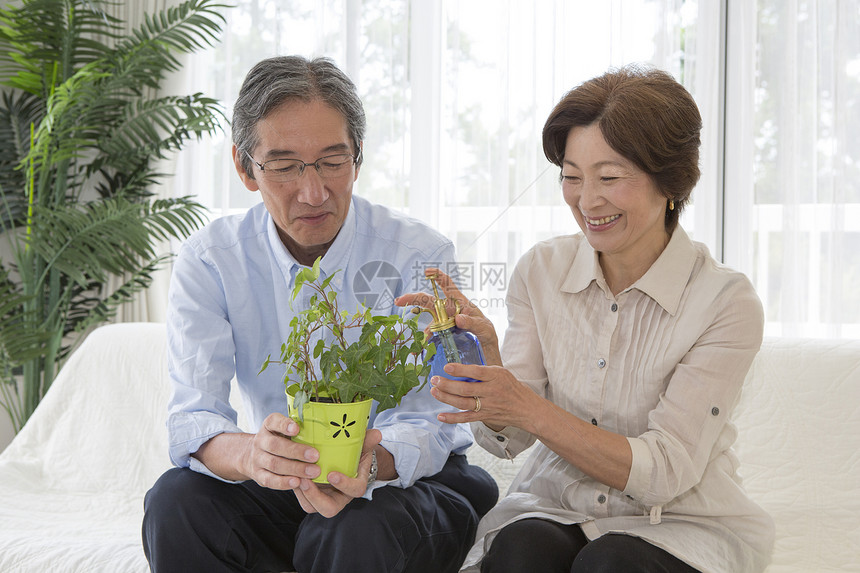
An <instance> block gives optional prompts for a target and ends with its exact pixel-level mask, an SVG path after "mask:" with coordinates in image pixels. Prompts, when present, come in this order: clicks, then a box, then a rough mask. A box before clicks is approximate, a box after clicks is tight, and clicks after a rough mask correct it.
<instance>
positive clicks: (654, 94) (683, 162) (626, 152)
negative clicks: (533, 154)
mask: <svg viewBox="0 0 860 573" xmlns="http://www.w3.org/2000/svg"><path fill="white" fill-rule="evenodd" d="M593 123H597V125H598V126H599V127H600V131H601V133H602V134H603V138H604V139H605V140H606V143H607V144H609V146H610V147H611V148H612V149H614V150H615V151H617V152H618V153H619V154H621V155H622V156H623V157H625V158H626V159H628V160H630V161H632V162H633V163H634V164H635V165H636V166H637V167H638V168H639V169H641V170H642V171H644V172H645V173H647V174H648V175H649V176H650V177H651V179H652V180H653V181H654V183H655V185H656V186H657V188H658V189H659V190H660V192H661V193H663V195H665V196H666V198H667V199H671V200H672V201H674V203H675V209H674V210H672V211H670V210H669V209H668V207H667V209H666V221H665V222H666V230H667V231H669V232H670V233H671V232H672V231H673V230H674V229H675V227H676V226H677V224H678V219H679V217H680V214H681V211H682V210H683V208H684V206H685V205H686V203H687V202H688V200H689V198H690V193H692V191H693V187H695V185H696V182H697V181H698V180H699V175H700V172H699V145H700V143H701V139H700V132H701V130H702V117H701V115H700V114H699V108H698V107H697V106H696V102H695V100H693V97H692V96H691V95H690V93H689V92H688V91H687V90H686V89H684V86H682V85H681V84H679V83H678V82H677V81H675V79H674V78H673V77H672V76H671V75H670V74H668V73H666V72H664V71H662V70H658V69H654V68H650V67H646V66H641V65H631V66H625V67H622V68H619V69H614V70H610V71H608V72H607V73H605V74H603V75H602V76H599V77H596V78H592V79H590V80H588V81H586V82H584V83H582V84H580V85H579V86H577V87H575V88H573V89H572V90H570V91H569V92H567V93H566V94H565V95H564V97H563V98H561V101H559V102H558V104H557V105H556V106H555V108H554V109H553V110H552V113H550V114H549V117H548V118H547V120H546V123H545V124H544V128H543V151H544V154H545V155H546V157H547V159H549V160H550V161H551V162H552V163H554V164H555V165H558V166H559V167H561V165H562V161H563V160H564V147H565V144H566V142H567V136H568V134H569V133H570V130H571V129H573V128H574V127H585V126H589V125H591V124H593Z"/></svg>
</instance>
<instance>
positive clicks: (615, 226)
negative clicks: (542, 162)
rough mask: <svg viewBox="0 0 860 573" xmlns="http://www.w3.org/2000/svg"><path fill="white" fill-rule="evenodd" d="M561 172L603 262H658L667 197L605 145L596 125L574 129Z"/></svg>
mask: <svg viewBox="0 0 860 573" xmlns="http://www.w3.org/2000/svg"><path fill="white" fill-rule="evenodd" d="M561 175H562V191H563V193H564V200H565V202H566V203H567V204H568V205H569V206H570V209H571V211H572V212H573V216H574V217H575V218H576V222H577V223H578V224H579V226H580V228H581V229H582V232H583V233H584V234H585V237H586V238H587V239H588V242H589V244H590V245H591V246H592V247H593V248H594V250H595V251H598V252H599V253H600V254H601V264H604V265H605V264H607V263H608V264H613V265H614V264H618V265H622V266H625V265H633V266H636V267H639V266H641V265H643V264H644V263H646V261H647V266H650V265H651V264H652V263H653V262H654V261H655V260H657V257H658V256H660V253H661V252H663V249H664V248H665V247H666V244H667V243H668V241H669V233H668V232H667V231H666V226H665V216H666V204H667V199H666V197H665V196H663V194H661V193H660V192H659V190H658V189H657V187H656V185H655V184H654V182H653V181H652V179H651V177H650V176H649V175H648V174H647V173H645V172H644V171H642V170H641V169H639V168H638V167H636V166H635V165H634V164H633V163H632V162H631V161H629V160H628V159H626V158H624V157H623V156H622V155H621V154H619V153H618V152H616V151H615V150H614V149H612V148H611V147H610V146H609V144H608V143H606V140H605V139H604V138H603V134H602V133H601V131H600V127H599V126H598V125H597V124H596V123H593V124H591V125H589V126H586V127H574V128H573V129H571V130H570V132H569V133H568V136H567V142H566V144H565V148H564V162H563V164H562V169H561ZM646 268H647V267H646Z"/></svg>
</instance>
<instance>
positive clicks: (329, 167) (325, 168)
mask: <svg viewBox="0 0 860 573" xmlns="http://www.w3.org/2000/svg"><path fill="white" fill-rule="evenodd" d="M245 155H247V156H248V159H250V160H251V161H252V162H253V163H254V165H256V166H257V167H259V168H260V171H262V173H263V179H265V180H266V181H270V182H272V183H289V182H290V181H295V180H296V179H298V178H299V177H301V176H302V175H303V174H304V172H305V168H306V167H311V166H312V167H313V168H314V169H316V170H317V173H319V176H320V177H322V178H323V179H334V178H336V177H343V176H344V175H347V174H348V173H350V172H351V171H352V166H353V165H355V164H357V163H358V158H359V157H361V153H360V152H359V155H358V156H356V157H353V156H352V155H350V154H349V153H335V154H334V155H326V156H325V157H320V158H319V159H317V160H316V161H314V162H313V163H305V162H304V161H302V160H300V159H271V160H269V161H266V162H265V163H260V162H258V161H256V160H255V159H254V158H253V157H251V154H250V153H248V152H247V151H245Z"/></svg>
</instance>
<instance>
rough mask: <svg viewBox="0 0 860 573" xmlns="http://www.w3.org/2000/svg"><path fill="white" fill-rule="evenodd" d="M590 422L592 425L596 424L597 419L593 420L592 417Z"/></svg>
mask: <svg viewBox="0 0 860 573" xmlns="http://www.w3.org/2000/svg"><path fill="white" fill-rule="evenodd" d="M591 423H592V424H593V425H595V426H596V425H597V420H595V419H594V418H592V419H591Z"/></svg>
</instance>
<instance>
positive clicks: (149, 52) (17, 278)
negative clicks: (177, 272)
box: [0, 0, 224, 431]
mask: <svg viewBox="0 0 860 573" xmlns="http://www.w3.org/2000/svg"><path fill="white" fill-rule="evenodd" d="M109 7H110V6H109V3H108V2H104V1H99V0H24V1H23V2H21V3H20V5H18V6H7V7H5V8H2V9H0V84H2V85H3V86H4V87H3V88H2V90H3V91H2V94H0V201H2V202H1V203H0V234H2V237H3V238H4V239H5V240H4V241H3V243H0V391H2V393H0V403H2V406H3V407H4V408H5V409H6V411H7V412H8V414H9V416H10V417H11V418H12V422H13V425H14V427H15V429H16V431H17V430H18V429H20V428H21V427H22V426H23V424H24V422H26V420H27V419H28V418H29V416H30V414H31V413H32V412H33V410H34V409H35V408H36V406H37V405H38V403H39V401H40V400H41V398H42V397H43V396H44V395H45V392H47V390H48V388H49V387H50V385H51V382H52V381H53V379H54V377H55V376H56V373H57V371H58V369H59V367H60V366H61V365H62V362H63V360H64V358H65V357H66V356H67V355H68V353H69V352H70V350H71V349H72V348H73V346H74V344H75V342H76V341H78V340H79V339H80V336H81V335H82V334H84V333H85V332H86V331H87V330H88V329H91V328H92V327H94V326H96V325H98V324H101V323H103V322H105V321H107V320H108V319H109V318H110V317H111V316H112V315H113V314H115V312H116V309H117V306H118V305H119V304H121V303H123V302H126V301H128V300H129V299H130V298H132V297H133V296H134V295H135V294H136V293H137V292H139V291H141V290H142V289H145V288H147V287H148V286H149V284H150V283H151V281H152V275H153V272H154V271H155V270H157V269H158V268H159V267H160V266H161V265H162V264H163V263H164V262H165V260H166V257H165V256H161V255H159V254H158V249H157V245H158V244H159V243H160V242H162V241H165V240H169V239H171V238H183V237H185V236H187V235H188V234H189V233H190V232H191V231H193V230H194V229H195V228H197V227H199V226H200V225H201V224H202V223H203V222H204V221H205V218H204V215H205V210H204V209H203V207H202V206H201V205H199V204H198V203H196V202H194V201H193V200H192V199H190V198H188V197H183V198H177V199H161V200H155V199H154V198H153V193H152V191H151V188H152V185H153V184H154V183H156V182H157V181H158V180H159V178H160V177H162V174H160V173H158V172H157V165H156V164H157V162H158V161H159V160H161V159H164V158H167V157H168V156H169V155H170V154H172V153H173V152H175V151H176V150H178V149H179V148H180V147H182V145H183V144H184V143H185V142H186V141H188V140H189V139H190V138H192V137H198V138H199V137H201V136H203V135H204V134H208V133H212V132H214V131H216V130H218V129H220V125H221V120H222V119H223V117H224V116H223V112H222V110H221V107H220V106H219V104H218V102H216V101H215V100H213V99H210V98H207V97H205V96H203V95H202V94H194V95H190V96H184V97H177V96H158V95H156V94H157V90H158V88H159V86H160V83H161V82H162V80H163V79H164V77H165V75H166V74H167V73H168V72H170V71H174V70H177V69H178V68H179V66H180V64H179V61H178V59H177V57H178V55H180V54H182V53H190V52H193V51H195V50H197V49H200V48H203V47H205V46H207V45H212V44H214V43H215V42H216V41H217V39H218V35H219V34H220V31H221V25H222V24H223V17H222V16H221V15H220V14H219V12H218V10H219V9H220V8H222V6H221V5H219V4H215V3H213V1H212V0H187V1H185V2H182V3H181V4H179V5H177V6H175V7H171V8H169V9H166V10H163V11H161V12H160V13H157V14H152V15H147V16H146V17H145V19H144V20H145V21H144V23H143V24H142V25H141V26H140V27H139V28H138V29H136V30H134V31H133V32H132V33H131V34H122V33H121V30H122V29H123V28H122V22H121V21H120V20H118V19H116V18H115V17H112V16H111V15H109V13H108V8H109ZM111 276H119V277H122V279H121V280H119V281H111V282H110V283H109V278H110V277H111ZM113 283H118V284H119V286H117V287H113V288H111V287H109V284H113Z"/></svg>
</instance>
